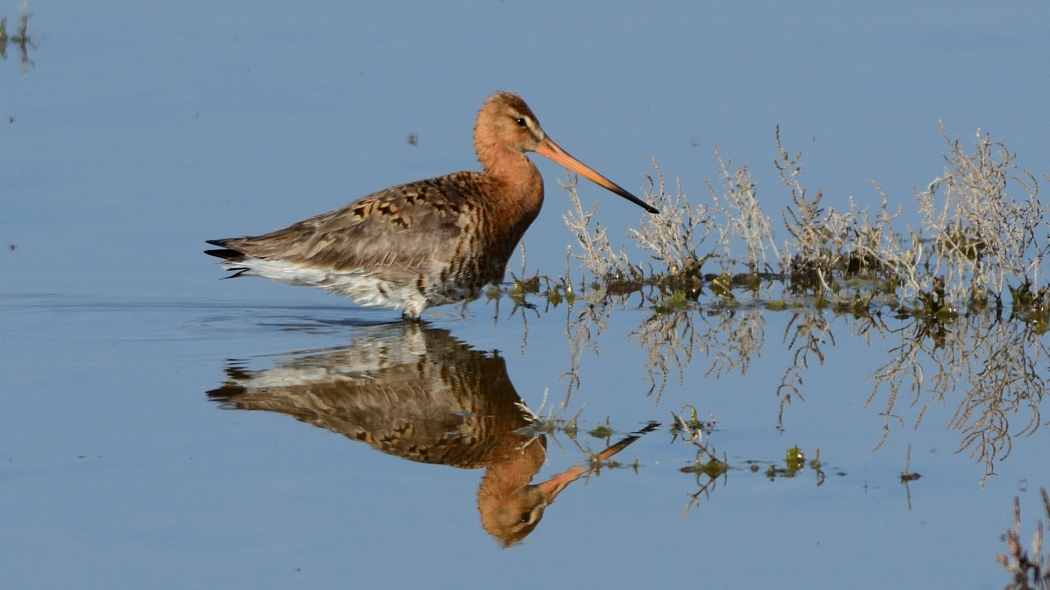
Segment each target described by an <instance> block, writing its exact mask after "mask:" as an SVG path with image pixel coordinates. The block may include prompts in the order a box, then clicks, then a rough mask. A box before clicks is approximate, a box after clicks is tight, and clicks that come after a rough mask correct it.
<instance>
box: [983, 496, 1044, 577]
mask: <svg viewBox="0 0 1050 590" xmlns="http://www.w3.org/2000/svg"><path fill="white" fill-rule="evenodd" d="M1039 494H1040V495H1041V496H1042V500H1043V509H1044V510H1045V514H1046V521H1047V523H1050V496H1047V494H1046V489H1045V488H1040V489H1039ZM1003 540H1004V541H1005V542H1006V547H1007V550H1008V552H1007V554H1005V555H996V559H998V561H999V563H1000V564H1001V565H1002V566H1003V568H1004V569H1006V571H1007V572H1008V573H1009V574H1010V575H1011V576H1013V583H1011V584H1009V585H1008V586H1006V590H1047V589H1048V588H1050V554H1048V555H1044V554H1043V522H1042V521H1038V523H1037V524H1036V531H1035V535H1034V536H1033V538H1032V545H1031V551H1032V553H1031V555H1029V553H1028V552H1027V551H1025V548H1024V547H1023V546H1022V545H1021V501H1020V499H1019V498H1018V497H1017V496H1014V526H1013V527H1012V528H1009V529H1007V530H1006V534H1005V535H1003Z"/></svg>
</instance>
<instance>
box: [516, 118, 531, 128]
mask: <svg viewBox="0 0 1050 590" xmlns="http://www.w3.org/2000/svg"><path fill="white" fill-rule="evenodd" d="M514 122H515V123H517V124H518V127H528V126H529V122H528V121H526V120H525V117H518V118H517V119H514Z"/></svg>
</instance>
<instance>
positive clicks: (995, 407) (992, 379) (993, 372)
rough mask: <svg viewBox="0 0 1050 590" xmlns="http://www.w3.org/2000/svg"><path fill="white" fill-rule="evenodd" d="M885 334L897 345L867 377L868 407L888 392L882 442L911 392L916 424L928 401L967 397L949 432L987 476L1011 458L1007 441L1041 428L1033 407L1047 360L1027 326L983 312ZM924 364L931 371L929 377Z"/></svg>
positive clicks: (917, 322)
mask: <svg viewBox="0 0 1050 590" xmlns="http://www.w3.org/2000/svg"><path fill="white" fill-rule="evenodd" d="M889 332H890V333H891V334H897V335H898V336H899V337H900V344H899V345H897V346H895V347H894V348H892V349H890V354H891V355H892V358H891V360H890V361H889V362H887V363H886V364H884V365H883V366H882V367H880V368H879V369H878V370H876V371H875V373H873V374H872V375H871V376H870V377H869V379H870V380H871V381H873V382H874V391H873V392H872V394H871V396H870V397H869V398H868V403H869V404H870V403H871V402H872V401H873V400H874V399H875V397H876V395H877V394H878V393H879V391H880V390H884V391H885V395H886V402H885V405H884V407H883V410H882V413H881V414H882V415H883V416H884V417H885V420H886V424H885V426H884V428H885V433H884V435H883V441H885V440H886V438H887V437H888V436H889V423H890V421H891V420H893V421H896V422H898V423H900V424H901V425H902V426H903V424H904V420H903V419H902V418H901V417H900V416H899V415H898V413H897V412H898V410H897V409H896V407H897V405H898V402H899V399H898V397H899V395H900V394H901V393H903V392H906V393H909V394H910V401H909V405H910V406H916V405H919V406H921V410H920V411H919V415H918V417H917V418H916V423H918V422H921V421H922V418H923V415H924V414H925V411H926V409H927V408H929V407H930V405H931V404H933V403H935V402H945V401H947V396H948V394H950V393H954V392H957V391H964V392H965V395H964V397H963V399H962V401H961V402H960V403H959V407H958V409H956V411H955V415H954V416H953V417H952V420H951V422H950V423H949V427H950V428H953V429H956V430H960V431H962V432H963V439H962V442H961V443H960V446H959V450H960V451H962V450H964V449H971V453H970V454H971V456H972V457H974V458H975V459H976V460H977V461H981V462H983V463H984V466H985V477H988V476H989V475H993V474H994V473H995V462H996V461H999V460H1002V459H1005V458H1006V457H1007V456H1008V455H1009V454H1010V449H1011V439H1012V437H1013V436H1017V435H1028V434H1032V433H1033V432H1035V430H1036V429H1038V428H1039V426H1040V423H1041V418H1040V412H1039V403H1040V402H1041V401H1042V399H1043V394H1044V392H1045V391H1046V381H1045V379H1044V378H1043V377H1042V376H1041V375H1040V366H1041V365H1042V364H1043V363H1045V359H1046V358H1050V348H1048V347H1047V345H1046V344H1045V343H1044V342H1043V341H1042V340H1041V339H1040V335H1041V332H1040V331H1039V330H1038V329H1037V328H1036V326H1034V325H1033V324H1030V323H1024V322H1016V321H1003V320H1002V318H1001V317H1000V316H999V315H998V314H992V313H981V314H968V315H964V316H959V317H952V318H943V317H937V316H934V317H923V318H913V319H912V320H911V321H910V322H908V323H907V324H905V325H904V326H903V327H901V328H899V329H895V330H890V331H889ZM926 367H931V368H932V369H933V372H932V373H929V374H928V373H927V370H926ZM1025 411H1027V414H1028V417H1027V421H1026V422H1023V423H1024V426H1022V427H1021V428H1019V429H1017V428H1015V429H1014V431H1011V428H1010V419H1011V418H1013V417H1015V416H1016V415H1018V414H1019V413H1021V412H1025ZM881 444H882V443H881V442H880V443H879V445H880V446H881Z"/></svg>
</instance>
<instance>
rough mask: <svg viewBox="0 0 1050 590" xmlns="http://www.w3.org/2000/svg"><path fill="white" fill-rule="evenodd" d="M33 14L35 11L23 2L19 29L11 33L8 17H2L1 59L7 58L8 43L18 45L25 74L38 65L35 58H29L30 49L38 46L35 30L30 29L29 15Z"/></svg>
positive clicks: (0, 25) (0, 27)
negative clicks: (8, 31)
mask: <svg viewBox="0 0 1050 590" xmlns="http://www.w3.org/2000/svg"><path fill="white" fill-rule="evenodd" d="M31 16H33V13H32V12H29V6H28V5H27V4H26V3H25V2H23V3H22V13H21V15H19V18H18V29H17V30H16V31H15V32H13V33H11V34H10V35H8V33H7V17H6V16H4V17H0V59H4V60H6V59H7V44H8V43H11V44H13V45H17V46H18V49H19V51H20V52H21V56H20V59H19V61H20V62H21V63H22V73H23V74H25V73H28V72H29V68H31V67H35V66H36V64H35V63H33V60H31V59H29V49H36V48H37V44H36V39H34V38H33V32H32V31H30V30H29V17H31Z"/></svg>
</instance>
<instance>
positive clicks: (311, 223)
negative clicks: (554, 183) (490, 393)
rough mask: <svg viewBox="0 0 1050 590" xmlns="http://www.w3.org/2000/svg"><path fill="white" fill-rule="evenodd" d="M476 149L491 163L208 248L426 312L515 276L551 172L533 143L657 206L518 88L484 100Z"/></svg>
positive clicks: (236, 262)
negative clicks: (570, 146) (555, 134)
mask: <svg viewBox="0 0 1050 590" xmlns="http://www.w3.org/2000/svg"><path fill="white" fill-rule="evenodd" d="M474 149H475V150H476V151H477V153H478V160H480V161H481V167H482V169H483V170H484V171H483V172H455V173H453V174H448V175H446V176H439V177H437V178H431V179H429V180H420V181H418V182H412V183H409V184H403V185H400V186H395V187H391V188H388V189H385V190H381V191H379V192H377V193H373V194H371V195H368V196H367V197H363V198H361V199H358V200H356V201H354V202H352V203H350V204H349V205H346V206H345V207H342V208H341V209H336V210H335V211H330V212H328V213H324V214H321V215H318V216H316V217H311V218H310V219H307V220H305V221H300V222H299V223H295V224H292V225H290V226H288V227H286V228H284V229H279V230H277V231H275V232H271V233H268V234H265V235H261V236H254V237H245V238H227V239H222V240H208V243H209V244H214V245H216V246H220V247H221V249H219V250H207V251H206V253H207V254H211V255H212V256H217V257H219V258H222V259H223V261H222V265H223V268H225V269H226V270H228V271H232V272H235V273H236V274H234V275H233V276H242V275H243V276H261V277H266V278H268V279H274V280H278V281H283V282H286V283H290V284H293V285H307V286H313V287H320V288H322V289H326V290H328V291H334V292H336V293H340V294H342V295H345V296H347V297H351V298H353V299H354V300H355V301H356V302H357V303H359V304H361V305H366V306H373V305H378V306H384V307H390V308H394V309H399V310H401V312H402V315H403V317H405V318H407V319H419V317H420V315H421V314H422V313H423V311H424V310H425V309H426V308H428V307H431V306H434V305H444V304H448V303H455V302H458V301H463V300H465V299H472V298H474V297H476V296H477V294H478V293H479V292H480V291H481V288H482V287H484V286H485V285H487V284H489V283H497V282H499V281H501V280H502V279H503V273H504V271H505V269H506V266H507V261H508V260H510V257H511V254H512V253H513V251H514V248H515V246H516V245H517V244H518V242H519V241H520V240H521V237H522V235H524V234H525V230H526V229H528V227H529V225H530V224H531V223H532V222H533V220H534V219H536V216H537V215H538V214H539V212H540V207H541V206H542V205H543V178H542V177H541V176H540V173H539V171H538V170H537V169H536V166H535V165H533V163H532V161H531V160H529V158H528V157H527V156H526V155H525V152H536V153H537V154H539V155H541V156H544V157H546V158H549V159H551V160H553V161H555V162H557V163H559V164H561V165H562V166H565V167H566V168H568V169H569V170H572V171H573V172H576V173H578V174H580V175H581V176H583V177H584V178H587V179H589V180H591V181H593V182H595V183H596V184H598V185H599V186H602V187H604V188H606V189H608V190H609V191H612V192H614V193H616V194H618V195H620V196H621V197H623V198H625V199H627V200H629V201H631V202H633V203H635V204H637V205H639V206H640V207H642V208H644V209H645V210H646V211H649V212H650V213H656V212H657V210H656V209H655V208H654V207H652V206H651V205H649V204H647V203H645V202H644V201H642V200H641V199H639V198H638V197H636V196H634V195H632V194H631V193H629V192H627V191H626V190H624V189H622V188H620V187H619V186H617V185H616V184H615V183H613V182H612V181H610V180H608V179H607V178H605V177H604V176H602V175H601V174H598V173H597V172H595V171H594V170H592V169H591V168H589V167H588V166H586V165H584V164H583V163H582V162H580V161H579V160H577V159H576V158H573V157H572V156H570V155H569V154H568V153H566V152H565V151H564V150H562V149H561V148H560V147H558V146H557V144H555V143H554V142H553V141H551V140H550V138H549V137H547V134H546V133H544V132H543V129H541V128H540V124H539V121H537V120H536V116H535V115H533V114H532V110H531V109H529V107H528V105H526V104H525V101H523V100H522V99H521V98H520V97H518V96H517V95H515V94H511V93H509V92H498V93H496V94H493V95H492V96H490V97H489V98H488V100H486V101H485V104H484V105H482V107H481V111H480V112H479V113H478V120H477V123H476V125H475V126H474Z"/></svg>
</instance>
